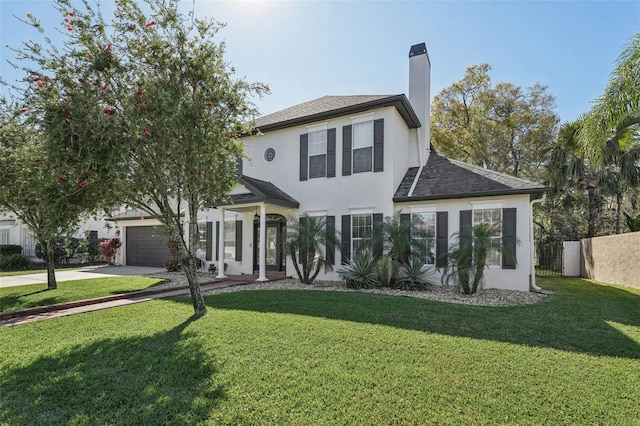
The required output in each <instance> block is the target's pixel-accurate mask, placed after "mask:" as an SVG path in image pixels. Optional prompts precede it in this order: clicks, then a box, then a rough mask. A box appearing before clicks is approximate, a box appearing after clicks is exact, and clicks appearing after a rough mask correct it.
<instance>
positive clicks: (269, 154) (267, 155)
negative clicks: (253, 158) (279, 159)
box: [264, 148, 276, 163]
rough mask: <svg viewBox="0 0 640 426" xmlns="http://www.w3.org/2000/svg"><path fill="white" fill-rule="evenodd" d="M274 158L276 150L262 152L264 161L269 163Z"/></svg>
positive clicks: (270, 149)
mask: <svg viewBox="0 0 640 426" xmlns="http://www.w3.org/2000/svg"><path fill="white" fill-rule="evenodd" d="M274 158H276V150H275V149H273V148H267V150H266V151H265V152H264V160H265V161H266V162H268V163H270V162H272V161H273V159H274Z"/></svg>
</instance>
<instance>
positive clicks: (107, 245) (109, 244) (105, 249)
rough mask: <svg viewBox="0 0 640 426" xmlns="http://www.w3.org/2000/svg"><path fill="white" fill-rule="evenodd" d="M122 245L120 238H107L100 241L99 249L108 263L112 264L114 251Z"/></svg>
mask: <svg viewBox="0 0 640 426" xmlns="http://www.w3.org/2000/svg"><path fill="white" fill-rule="evenodd" d="M121 246H122V242H120V238H117V237H115V238H109V239H108V240H104V241H101V242H100V250H102V255H103V256H104V258H105V259H106V261H107V263H108V264H109V265H113V263H114V261H115V257H116V251H117V250H118V249H119V248H120V247H121Z"/></svg>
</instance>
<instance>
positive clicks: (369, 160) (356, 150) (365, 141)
mask: <svg viewBox="0 0 640 426" xmlns="http://www.w3.org/2000/svg"><path fill="white" fill-rule="evenodd" d="M351 129H352V136H353V173H361V172H370V171H371V170H373V120H370V121H364V122H362V123H354V124H353V125H352V127H351Z"/></svg>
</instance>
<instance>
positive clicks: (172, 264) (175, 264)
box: [164, 256, 181, 272]
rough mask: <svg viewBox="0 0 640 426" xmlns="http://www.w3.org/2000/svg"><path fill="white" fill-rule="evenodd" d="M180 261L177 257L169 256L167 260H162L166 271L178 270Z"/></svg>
mask: <svg viewBox="0 0 640 426" xmlns="http://www.w3.org/2000/svg"><path fill="white" fill-rule="evenodd" d="M180 266H181V265H180V261H179V260H178V258H176V257H173V256H169V257H168V258H167V260H165V261H164V267H165V268H166V269H167V272H178V271H179V270H180Z"/></svg>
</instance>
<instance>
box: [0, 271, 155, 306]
mask: <svg viewBox="0 0 640 426" xmlns="http://www.w3.org/2000/svg"><path fill="white" fill-rule="evenodd" d="M161 282H163V280H161V279H158V278H141V277H105V278H91V279H88V280H76V281H61V282H58V288H57V289H56V290H47V284H32V285H23V286H16V287H5V288H0V312H8V311H17V310H19V309H26V308H33V307H35V306H45V305H53V304H56V303H65V302H74V301H76V300H84V299H93V298H95V297H103V296H111V295H114V294H120V293H128V292H130V291H136V290H143V289H145V288H148V287H152V286H154V285H157V284H159V283H161Z"/></svg>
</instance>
